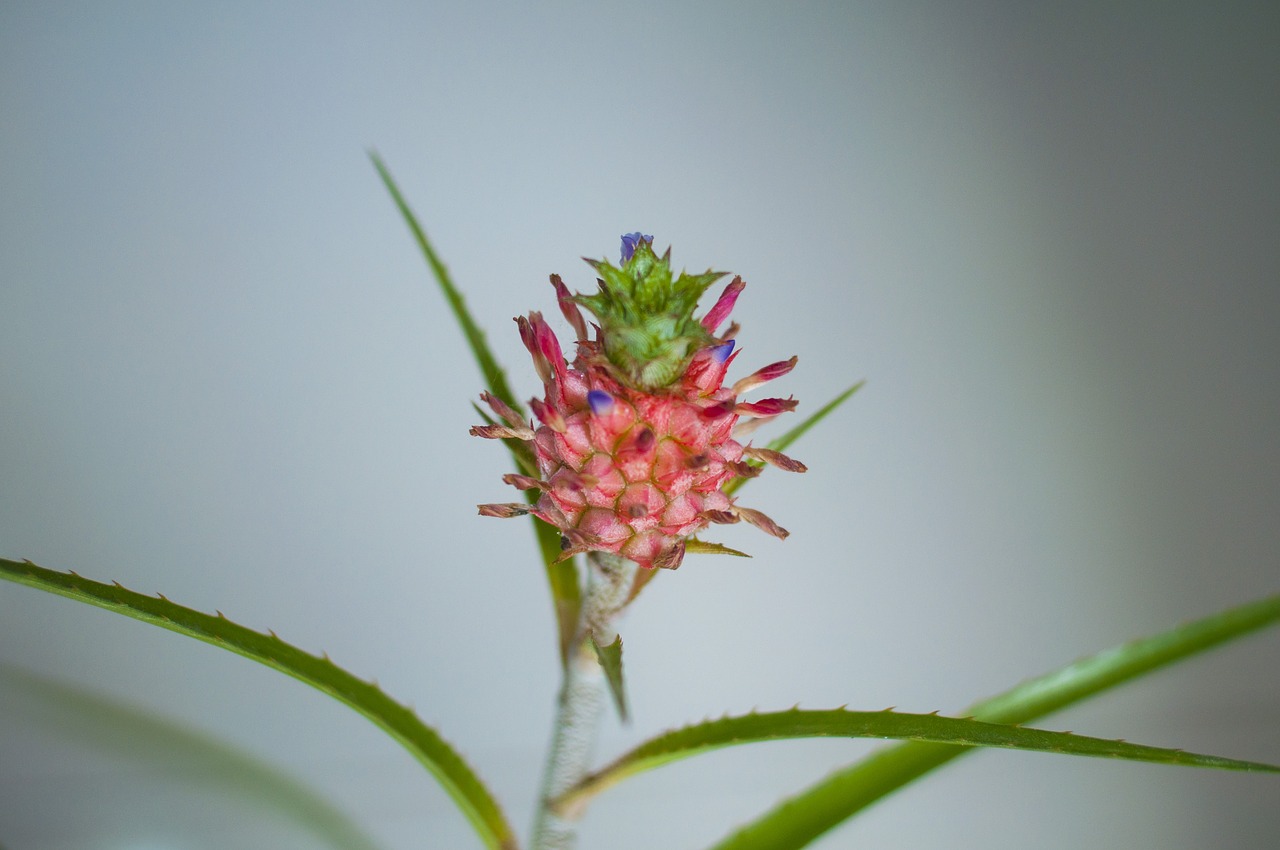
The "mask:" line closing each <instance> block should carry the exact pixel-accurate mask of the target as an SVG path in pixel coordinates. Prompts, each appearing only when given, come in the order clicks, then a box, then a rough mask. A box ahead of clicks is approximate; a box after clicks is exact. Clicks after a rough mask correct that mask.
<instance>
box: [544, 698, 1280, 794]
mask: <svg viewBox="0 0 1280 850" xmlns="http://www.w3.org/2000/svg"><path fill="white" fill-rule="evenodd" d="M820 737H839V738H897V739H900V740H910V741H929V742H932V743H941V744H948V745H960V746H964V747H1002V748H1006V749H1014V750H1035V751H1037V752H1045V753H1059V754H1062V755H1075V756H1094V757H1098V758H1115V759H1127V760H1129V761H1145V762H1153V763H1158V764H1174V765H1182V766H1184V767H1214V768H1219V769H1222V770H1245V771H1259V772H1265V773H1280V766H1276V765H1270V764H1261V763H1258V762H1250V761H1240V760H1237V759H1228V758H1221V757H1219V756H1206V755H1198V754H1196V753H1188V752H1184V751H1182V750H1167V749H1163V748H1160V747H1147V746H1143V745H1141V744H1130V743H1128V742H1126V741H1108V740H1105V739H1103V738H1089V737H1085V736H1083V735H1075V734H1073V733H1071V732H1049V731H1045V730H1043V729H1027V728H1024V727H1022V726H1006V725H1003V724H997V723H986V722H983V721H980V720H972V719H966V718H957V717H939V716H938V715H937V714H902V713H899V712H896V711H893V710H891V709H889V710H885V711H847V710H845V709H843V708H838V709H833V710H830V711H803V710H801V709H799V708H793V709H791V710H790V711H779V712H771V713H766V714H748V715H745V716H742V717H722V718H720V719H719V720H709V721H706V722H704V723H698V724H696V725H693V726H686V727H684V728H683V729H677V730H675V731H672V732H667V733H666V734H663V735H659V736H658V737H656V738H651V739H650V740H648V741H646V742H645V743H643V744H641V745H640V746H638V747H636V748H635V749H633V750H631V751H630V752H628V753H626V754H624V755H622V756H620V757H619V758H617V759H616V760H614V761H613V762H612V763H610V764H609V765H607V766H605V767H603V768H601V769H600V770H598V771H596V772H595V773H592V774H591V775H590V776H587V777H586V778H585V779H583V780H582V781H581V782H579V783H578V784H577V785H575V786H574V787H573V788H572V789H570V790H569V791H568V792H566V793H565V794H563V795H562V796H561V797H560V798H559V799H557V800H556V801H555V805H556V806H564V807H576V806H580V805H581V804H582V802H583V801H584V800H585V799H586V798H588V797H591V796H593V795H595V794H598V793H599V792H600V791H603V790H604V789H605V788H608V787H609V786H611V785H615V784H617V783H618V782H620V781H621V780H623V779H625V778H627V777H628V776H633V775H635V774H637V773H641V772H643V771H646V770H652V769H653V768H655V767H661V766H662V765H664V764H670V763H671V762H673V761H678V760H680V759H685V758H688V757H690V756H695V755H699V754H701V753H705V752H708V751H710V750H716V749H720V748H721V747H728V746H733V745H736V744H751V743H756V742H759V741H777V740H784V739H790V738H820Z"/></svg>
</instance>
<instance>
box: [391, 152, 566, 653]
mask: <svg viewBox="0 0 1280 850" xmlns="http://www.w3.org/2000/svg"><path fill="white" fill-rule="evenodd" d="M369 159H370V160H372V161H373V167H374V168H376V169H377V170H378V176H380V177H381V178H382V182H383V183H384V184H385V185H386V187H387V191H388V192H390V193H391V199H392V200H393V201H395V204H396V207H397V208H398V209H399V210H400V214H401V215H402V216H403V217H404V220H405V223H406V224H408V225H409V230H410V231H412V232H413V236H414V238H415V239H416V240H417V241H418V247H419V248H421V249H422V254H423V256H424V257H426V260H427V265H429V266H430V267H431V271H432V273H433V274H434V275H435V278H436V282H437V283H438V284H439V285H440V290H441V291H442V292H443V293H444V297H445V300H446V301H448V302H449V307H450V309H452V310H453V315H454V318H455V319H456V320H457V322H458V325H459V327H461V328H462V333H463V336H465V337H466V338H467V345H469V346H470V347H471V354H472V356H474V357H475V359H476V363H477V364H479V366H480V371H481V372H482V373H483V374H484V380H485V384H486V385H487V386H488V388H489V392H491V393H493V394H494V395H495V396H497V397H498V398H500V399H502V400H503V401H504V402H506V403H507V404H508V405H509V406H510V407H511V409H512V410H514V411H516V413H518V414H520V415H521V416H524V415H525V412H524V407H523V406H522V405H521V404H520V402H519V401H518V400H517V399H516V397H515V394H514V393H512V392H511V388H510V387H509V386H508V385H507V378H506V373H505V372H503V370H502V367H501V366H499V365H498V361H497V360H496V359H495V358H494V356H493V352H492V351H490V350H489V345H488V343H486V342H485V338H484V331H482V330H480V326H479V325H477V324H476V322H475V320H474V319H473V318H472V317H471V313H470V311H468V310H467V305H466V302H465V300H464V299H463V297H462V293H461V292H460V291H459V290H458V288H457V287H456V286H454V285H453V279H452V278H451V277H450V276H449V270H448V269H446V268H445V266H444V263H443V262H441V261H440V257H439V256H438V255H437V254H436V252H435V248H433V247H432V245H431V241H430V240H429V239H427V234H426V231H425V230H423V229H422V225H421V224H419V223H418V218H417V216H415V215H414V214H413V210H412V209H410V208H409V203H408V202H407V201H406V200H405V199H404V195H402V194H401V193H400V187H399V186H397V185H396V182H395V180H394V179H393V178H392V176H391V172H390V170H388V169H387V166H386V164H385V163H384V162H383V161H382V157H380V156H378V154H377V153H376V152H373V151H370V152H369ZM481 415H482V416H483V415H484V414H483V413H481ZM486 418H487V417H486ZM490 421H491V420H490ZM503 442H504V443H506V444H507V448H508V449H509V450H510V451H511V456H512V457H513V458H514V459H515V462H516V468H517V469H521V470H523V471H524V472H525V474H527V475H533V474H535V473H534V472H533V471H532V466H531V464H532V460H531V458H530V457H529V456H528V453H527V452H525V451H524V449H525V448H526V447H525V446H524V445H523V444H519V445H517V444H518V443H519V441H517V440H503ZM525 499H526V501H528V502H530V503H533V502H535V501H537V494H536V493H533V492H526V493H525ZM530 521H531V522H532V523H533V530H534V534H536V535H537V539H538V551H539V552H540V553H541V555H542V562H543V564H544V565H545V567H546V572H547V584H548V586H549V587H550V589H551V602H552V605H553V606H554V609H555V615H556V632H557V635H556V636H557V642H558V644H559V648H560V663H561V664H562V665H563V664H568V663H569V652H570V645H571V644H572V642H573V638H574V635H575V634H576V633H577V628H578V611H579V609H580V608H581V607H582V588H581V587H580V585H579V583H578V568H577V565H576V563H575V560H576V559H566V560H565V561H559V558H560V555H561V550H560V535H559V534H558V533H557V532H556V530H555V529H553V528H552V527H551V526H549V525H547V524H546V523H544V522H542V521H540V520H538V519H537V518H536V517H530ZM558 561H559V562H558Z"/></svg>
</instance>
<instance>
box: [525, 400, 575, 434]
mask: <svg viewBox="0 0 1280 850" xmlns="http://www.w3.org/2000/svg"><path fill="white" fill-rule="evenodd" d="M529 407H531V408H532V409H533V415H534V416H536V417H538V421H540V422H541V423H542V424H543V425H546V426H547V427H548V428H550V429H551V430H552V431H555V432H556V433H557V434H563V433H564V432H565V431H567V430H568V429H569V426H568V424H567V423H566V422H565V421H564V416H563V415H561V413H560V411H559V410H558V409H556V408H554V407H552V406H550V405H548V404H547V403H546V402H544V401H543V400H542V399H540V398H532V399H529Z"/></svg>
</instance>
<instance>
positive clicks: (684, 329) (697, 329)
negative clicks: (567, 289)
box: [573, 239, 725, 391]
mask: <svg viewBox="0 0 1280 850" xmlns="http://www.w3.org/2000/svg"><path fill="white" fill-rule="evenodd" d="M587 263H589V264H590V265H591V267H592V268H594V269H595V270H596V273H597V274H599V275H600V279H599V284H600V291H599V292H598V293H596V294H595V295H578V296H575V297H574V299H573V300H574V301H576V302H577V303H578V304H581V305H582V306H583V307H586V308H587V309H588V310H590V311H591V312H592V313H594V314H595V316H596V318H597V319H598V320H599V322H600V331H601V338H602V340H603V342H604V352H605V355H606V356H607V357H608V358H609V362H610V363H611V364H612V365H613V367H614V368H615V369H616V370H617V377H618V380H619V381H621V382H622V383H625V384H627V385H628V386H632V387H635V388H636V389H640V390H646V391H652V390H658V389H662V388H663V387H666V386H669V385H670V384H672V383H673V382H674V381H675V380H676V378H678V377H679V376H680V375H682V374H683V373H684V371H685V369H686V367H688V365H689V361H690V360H691V359H693V355H694V354H696V353H697V352H698V351H699V350H700V349H703V348H706V347H708V346H711V345H715V344H716V342H717V340H716V339H715V338H714V337H712V336H711V334H710V333H708V332H707V330H706V328H704V327H703V326H702V323H701V322H700V321H698V320H697V319H695V318H694V317H693V311H694V308H696V307H697V306H698V299H700V298H701V297H702V294H703V293H704V292H706V291H707V287H709V286H711V284H713V283H715V282H716V281H717V280H719V279H720V278H722V277H724V274H725V273H724V272H713V271H707V272H706V273H705V274H700V275H689V274H685V273H684V272H681V273H680V276H679V277H678V278H675V279H674V280H673V279H672V277H671V251H670V250H668V251H667V252H666V253H665V254H663V255H662V256H661V257H659V256H657V255H656V254H654V252H653V245H652V244H651V243H650V242H649V241H648V240H645V239H639V240H637V242H636V246H635V253H634V254H632V256H631V258H630V259H629V260H627V261H626V262H624V263H623V265H622V268H618V267H616V266H614V265H612V264H610V263H609V262H608V261H607V260H587Z"/></svg>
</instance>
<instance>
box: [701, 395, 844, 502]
mask: <svg viewBox="0 0 1280 850" xmlns="http://www.w3.org/2000/svg"><path fill="white" fill-rule="evenodd" d="M864 384H866V381H858V383H856V384H854V385H853V386H851V387H849V389H847V390H845V391H844V392H842V393H840V395H838V396H836V397H835V398H833V399H832V400H831V401H829V402H827V403H826V404H824V405H823V406H822V407H821V408H819V409H818V410H816V411H814V412H813V413H812V414H810V415H809V416H808V417H807V418H806V419H805V420H804V421H803V422H801V423H800V424H799V425H796V426H795V427H794V428H792V429H791V430H789V431H787V432H786V433H785V434H783V435H782V436H780V437H777V438H776V439H773V440H771V441H769V444H768V445H767V446H766V448H769V449H772V450H773V451H775V452H780V451H784V450H786V448H787V447H788V446H790V445H791V444H792V443H794V442H795V441H796V440H798V439H800V438H801V437H803V436H804V434H805V432H806V431H808V430H809V429H810V428H812V427H813V426H814V425H817V424H818V423H819V422H821V421H822V420H823V419H826V418H827V416H828V415H829V414H831V413H832V412H833V411H834V410H835V409H836V408H837V407H839V406H840V405H842V404H844V403H845V402H846V401H848V400H849V398H850V397H851V396H852V395H853V394H854V393H856V392H857V391H858V390H860V389H862V387H863V385H864ZM751 465H752V466H756V467H761V466H764V464H762V463H760V462H758V461H752V462H751ZM750 480H751V479H749V478H735V479H733V480H732V481H730V482H729V483H728V484H726V485H725V486H724V491H725V492H726V493H728V494H729V495H733V494H734V493H735V492H737V490H738V488H739V487H741V486H742V485H743V484H746V483H747V482H748V481H750Z"/></svg>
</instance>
